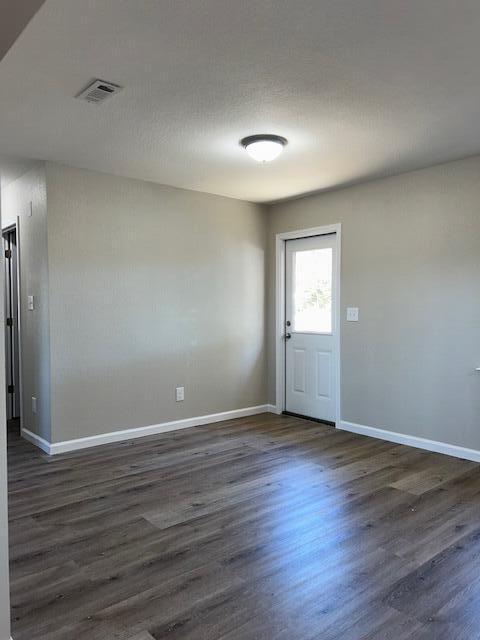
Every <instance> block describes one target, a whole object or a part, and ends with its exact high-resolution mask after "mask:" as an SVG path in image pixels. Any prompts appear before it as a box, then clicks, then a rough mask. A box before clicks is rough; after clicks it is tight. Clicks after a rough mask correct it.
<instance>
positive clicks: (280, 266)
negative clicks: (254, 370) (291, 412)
mask: <svg viewBox="0 0 480 640" xmlns="http://www.w3.org/2000/svg"><path fill="white" fill-rule="evenodd" d="M331 233H335V234H336V236H337V251H336V260H335V264H334V265H333V268H334V269H335V272H336V278H335V314H334V315H335V353H336V363H335V364H336V366H335V372H336V373H335V384H336V387H337V388H336V391H337V397H336V409H335V423H336V425H337V427H338V426H339V425H340V421H341V406H342V405H341V388H340V380H341V375H340V362H341V358H340V342H341V341H340V327H341V318H340V309H341V305H340V275H341V274H340V265H341V248H342V225H341V224H340V223H338V224H331V225H326V226H322V227H311V228H309V229H298V230H296V231H287V232H284V233H277V235H276V243H275V245H276V269H275V272H276V275H275V364H276V379H275V392H276V401H275V411H276V413H278V414H280V413H283V411H285V242H286V240H299V239H300V238H310V237H312V236H322V235H326V234H331Z"/></svg>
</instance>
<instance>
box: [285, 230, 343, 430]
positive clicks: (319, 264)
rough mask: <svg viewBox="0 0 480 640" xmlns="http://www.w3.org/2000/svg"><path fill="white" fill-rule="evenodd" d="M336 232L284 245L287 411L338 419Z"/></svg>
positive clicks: (324, 418) (327, 419)
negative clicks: (336, 413)
mask: <svg viewBox="0 0 480 640" xmlns="http://www.w3.org/2000/svg"><path fill="white" fill-rule="evenodd" d="M336 252H337V236H336V234H335V233H332V234H328V235H324V236H313V237H310V238H302V239H300V240H287V241H286V250H285V260H286V264H285V320H286V327H285V366H286V371H285V410H286V411H288V412H290V413H296V414H299V415H302V416H307V417H310V418H316V419H318V420H326V421H328V422H335V419H336V415H335V412H336V409H335V408H336V394H337V389H336V380H337V376H336V367H337V354H336V352H335V351H336V339H335V327H336V321H335V320H336V319H335V309H336V305H335V302H336V301H335V292H336V289H337V286H336V278H337V277H338V276H337V273H336V269H335V265H336Z"/></svg>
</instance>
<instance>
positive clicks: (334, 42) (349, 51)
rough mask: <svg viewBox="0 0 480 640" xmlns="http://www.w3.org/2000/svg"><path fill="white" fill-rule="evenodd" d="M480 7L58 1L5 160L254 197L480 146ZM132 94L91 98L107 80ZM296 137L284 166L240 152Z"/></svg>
mask: <svg viewBox="0 0 480 640" xmlns="http://www.w3.org/2000/svg"><path fill="white" fill-rule="evenodd" d="M479 33H480V2H479V1H478V0H455V1H453V0H135V2H132V0H82V2H79V1H78V0H47V1H46V3H45V4H44V6H43V7H42V8H41V9H40V11H39V12H38V13H37V15H36V16H35V17H34V18H33V20H32V22H31V23H30V24H29V25H28V27H27V28H26V29H25V31H24V32H23V34H22V35H21V36H20V38H19V39H18V40H17V42H16V43H15V45H14V46H13V47H12V49H10V51H9V52H8V53H7V55H6V57H5V58H4V59H3V60H2V61H1V62H0V82H1V85H0V86H1V93H2V99H1V101H0V149H1V150H2V153H5V154H13V155H15V156H21V157H29V158H42V159H48V160H54V161H57V162H62V163H66V164H71V165H74V166H79V167H86V168H89V169H95V170H99V171H105V172H108V173H113V174H119V175H124V176H132V177H136V178H143V179H147V180H154V181H156V182H160V183H165V184H170V185H174V186H178V187H185V188H188V189H198V190H201V191H207V192H212V193H219V194H223V195H227V196H233V197H236V198H242V199H247V200H252V201H272V200H278V199H281V198H285V197H291V196H294V195H297V194H302V193H305V192H309V191H314V190H319V189H325V188H331V187H335V186H338V185H342V184H346V183H350V182H354V181H359V180H365V179H368V178H371V177H374V176H378V175H386V174H391V173H396V172H401V171H405V170H409V169H414V168H418V167H422V166H426V165H430V164H435V163H438V162H443V161H446V160H450V159H453V158H458V157H461V156H466V155H472V154H474V153H477V152H480V37H479ZM95 77H99V78H102V79H104V80H110V81H112V82H115V83H118V84H121V85H123V86H124V87H125V89H124V90H123V91H122V92H121V93H119V94H118V95H117V96H115V97H113V98H111V99H110V100H109V101H107V102H106V103H104V104H103V105H102V106H97V105H90V104H87V103H85V102H81V101H79V100H77V99H75V97H74V96H75V95H76V94H77V93H78V92H79V91H80V90H81V89H82V88H84V87H85V85H86V84H87V83H88V82H89V81H90V80H91V79H93V78H95ZM254 133H277V134H280V135H283V136H286V137H287V138H288V139H289V145H288V147H287V148H286V150H285V152H284V154H283V155H282V156H281V157H280V158H279V159H278V160H276V161H275V162H274V163H272V164H271V165H265V166H262V165H258V164H256V163H255V162H254V161H253V160H251V158H249V157H248V156H247V154H245V152H244V151H243V150H242V149H241V148H240V147H239V145H238V141H239V139H240V138H242V137H243V136H245V135H249V134H254Z"/></svg>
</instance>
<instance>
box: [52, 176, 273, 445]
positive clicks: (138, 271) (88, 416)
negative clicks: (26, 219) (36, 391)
mask: <svg viewBox="0 0 480 640" xmlns="http://www.w3.org/2000/svg"><path fill="white" fill-rule="evenodd" d="M46 175H47V196H48V250H49V269H50V274H49V277H50V319H51V327H50V328H51V367H52V441H53V442H59V441H64V440H68V439H76V438H81V437H86V436H92V435H97V434H100V433H104V432H111V431H117V430H122V429H126V428H132V427H137V426H138V427H141V426H147V425H155V424H158V423H163V422H167V421H172V420H177V419H183V418H190V417H195V416H201V415H205V414H212V413H217V412H223V411H228V410H234V409H241V408H245V407H251V406H257V405H261V404H264V403H265V402H266V350H265V242H266V235H265V234H266V216H265V212H264V211H263V209H262V207H260V206H257V205H253V204H249V203H245V202H241V201H239V200H232V199H229V198H223V197H218V196H212V195H207V194H203V193H197V192H192V191H185V190H181V189H174V188H169V187H164V186H160V185H158V184H153V183H148V182H142V181H139V180H131V179H126V178H119V177H114V176H110V175H104V174H100V173H95V172H91V171H84V170H79V169H72V168H69V167H65V166H60V165H57V164H51V163H47V166H46ZM176 386H184V387H185V400H184V401H183V402H176V401H175V387H176Z"/></svg>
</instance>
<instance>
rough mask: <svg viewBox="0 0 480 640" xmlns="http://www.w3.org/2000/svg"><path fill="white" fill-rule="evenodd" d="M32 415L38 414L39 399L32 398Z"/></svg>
mask: <svg viewBox="0 0 480 640" xmlns="http://www.w3.org/2000/svg"><path fill="white" fill-rule="evenodd" d="M32 413H37V399H36V398H35V396H32Z"/></svg>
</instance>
